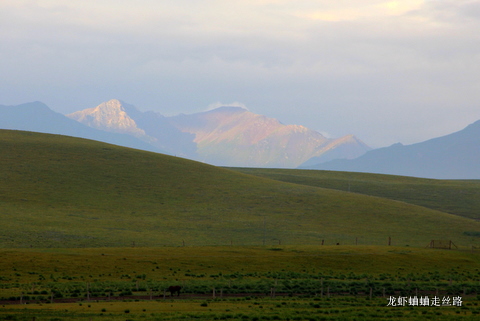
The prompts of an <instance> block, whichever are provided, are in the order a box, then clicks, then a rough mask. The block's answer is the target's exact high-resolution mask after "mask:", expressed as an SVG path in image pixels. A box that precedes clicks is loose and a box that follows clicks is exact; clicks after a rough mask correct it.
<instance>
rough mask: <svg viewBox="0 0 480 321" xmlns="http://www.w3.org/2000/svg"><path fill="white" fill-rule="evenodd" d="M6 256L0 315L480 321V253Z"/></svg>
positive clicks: (334, 249)
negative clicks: (416, 300) (398, 302)
mask: <svg viewBox="0 0 480 321" xmlns="http://www.w3.org/2000/svg"><path fill="white" fill-rule="evenodd" d="M0 255H1V258H0V271H1V274H0V300H3V304H2V303H0V304H2V305H0V320H32V318H33V317H35V318H36V320H37V321H38V320H53V319H56V320H90V319H92V320H125V319H130V320H191V319H196V320H215V319H216V320H227V319H228V320H349V319H353V318H355V319H357V320H369V319H370V320H371V319H378V320H383V319H393V320H398V319H402V318H408V319H410V320H425V319H433V320H458V319H462V320H463V319H465V320H469V319H470V320H474V319H475V318H476V317H478V314H479V313H480V307H479V306H478V296H479V294H480V283H479V279H480V260H479V259H480V253H478V252H470V251H448V250H434V249H414V248H399V247H387V246H386V247H371V246H370V247H366V246H323V247H322V246H284V247H274V248H272V247H163V248H92V249H32V250H27V249H15V250H1V251H0ZM173 284H181V285H182V286H183V292H182V294H181V296H180V297H179V298H176V297H174V298H170V297H169V294H168V293H167V294H166V297H165V298H164V289H165V288H166V287H167V286H168V285H173ZM213 289H216V295H215V297H214V295H213ZM272 289H275V295H272ZM391 296H393V297H398V296H418V297H424V296H429V297H431V298H433V297H434V296H438V297H441V298H443V297H450V298H453V297H454V296H455V297H461V298H462V304H461V305H460V306H453V305H450V306H438V307H436V306H423V307H421V306H408V305H407V306H400V307H399V306H397V307H390V306H387V304H388V302H389V298H390V297H391ZM5 300H6V301H5ZM26 302H28V304H20V303H26ZM62 302H64V303H62Z"/></svg>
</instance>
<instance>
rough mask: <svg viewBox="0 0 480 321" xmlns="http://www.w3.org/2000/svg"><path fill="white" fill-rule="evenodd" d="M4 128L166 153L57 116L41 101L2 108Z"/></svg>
mask: <svg viewBox="0 0 480 321" xmlns="http://www.w3.org/2000/svg"><path fill="white" fill-rule="evenodd" d="M0 128H1V129H15V130H26V131H33V132H40V133H48V134H59V135H67V136H74V137H81V138H87V139H93V140H98V141H102V142H105V143H110V144H115V145H121V146H125V147H131V148H136V149H143V150H148V151H153V152H162V150H160V149H158V148H155V147H154V146H152V145H150V144H148V143H145V142H143V141H141V140H139V139H137V138H135V137H132V136H131V135H126V134H115V133H107V132H105V131H101V130H97V129H93V128H91V127H88V126H85V125H82V124H80V123H78V122H76V121H74V120H72V119H70V118H68V117H66V116H64V115H62V114H59V113H57V112H54V111H53V110H51V109H50V108H48V106H47V105H45V104H44V103H41V102H38V101H36V102H31V103H26V104H21V105H17V106H4V105H0Z"/></svg>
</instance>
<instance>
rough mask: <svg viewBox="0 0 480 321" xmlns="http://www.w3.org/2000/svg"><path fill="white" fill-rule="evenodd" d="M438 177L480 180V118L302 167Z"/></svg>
mask: <svg viewBox="0 0 480 321" xmlns="http://www.w3.org/2000/svg"><path fill="white" fill-rule="evenodd" d="M302 168H306V169H322V170H335V171H349V172H367V173H379V174H391V175H402V176H415V177H423V178H437V179H480V121H476V122H474V123H473V124H470V125H469V126H467V127H466V128H464V129H463V130H460V131H458V132H455V133H452V134H449V135H446V136H442V137H438V138H434V139H430V140H427V141H424V142H420V143H417V144H412V145H402V144H401V143H397V144H394V145H392V146H389V147H384V148H378V149H374V150H371V151H369V152H367V153H366V154H364V155H362V156H360V157H358V158H356V159H352V160H346V159H342V160H340V159H337V160H333V161H330V162H326V163H323V164H316V165H307V166H302Z"/></svg>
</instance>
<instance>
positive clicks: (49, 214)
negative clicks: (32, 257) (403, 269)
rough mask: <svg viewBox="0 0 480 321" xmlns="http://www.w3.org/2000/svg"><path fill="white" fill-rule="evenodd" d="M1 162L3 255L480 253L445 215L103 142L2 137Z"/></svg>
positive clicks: (471, 226) (3, 133)
mask: <svg viewBox="0 0 480 321" xmlns="http://www.w3.org/2000/svg"><path fill="white" fill-rule="evenodd" d="M0 155H1V156H0V181H1V182H2V183H1V185H0V215H1V216H2V224H1V225H0V246H1V247H30V246H33V247H83V246H86V247H100V246H129V245H132V244H135V245H136V246H162V245H169V246H170V245H178V246H181V245H183V244H185V245H187V246H188V245H195V246H200V245H229V244H234V245H262V244H266V245H272V244H278V243H281V244H282V245H283V244H321V242H322V240H324V241H325V244H335V243H341V244H353V243H354V242H355V240H356V238H357V240H358V243H359V244H379V245H386V243H387V239H388V237H392V244H394V245H401V246H404V245H410V246H425V245H426V244H428V243H429V242H430V240H431V239H451V240H453V241H454V242H455V244H457V245H458V246H465V247H469V246H471V245H476V246H477V245H478V244H479V243H480V242H479V240H478V238H477V237H472V236H470V235H472V233H476V232H478V231H480V223H479V222H475V221H472V220H470V219H466V218H462V217H458V216H455V215H450V214H446V213H442V212H440V211H435V210H431V209H427V208H424V207H420V206H415V205H411V204H407V203H404V202H398V201H392V200H389V199H385V198H379V197H372V196H366V195H361V194H356V193H348V192H343V191H337V190H332V189H325V188H319V187H314V186H305V185H298V184H291V183H285V182H279V181H274V180H271V179H268V178H260V177H255V176H251V175H246V174H243V173H238V172H235V171H232V170H229V169H224V168H218V167H214V166H210V165H205V164H202V163H198V162H193V161H190V160H186V159H182V158H177V157H171V156H166V155H161V154H155V153H151V152H144V151H139V150H133V149H128V148H124V147H119V146H114V145H108V144H105V143H99V142H95V141H89V140H84V139H78V138H72V137H66V136H57V135H48V134H39V133H31V132H21V131H7V130H0ZM465 232H469V233H470V235H466V234H465Z"/></svg>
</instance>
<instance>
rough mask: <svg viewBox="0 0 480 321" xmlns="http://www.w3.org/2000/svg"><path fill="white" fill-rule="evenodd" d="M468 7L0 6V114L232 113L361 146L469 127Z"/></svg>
mask: <svg viewBox="0 0 480 321" xmlns="http://www.w3.org/2000/svg"><path fill="white" fill-rule="evenodd" d="M479 31H480V0H478V1H477V0H474V1H473V0H402V1H384V0H355V1H353V0H350V1H346V0H336V1H330V0H318V1H316V0H292V1H290V0H255V1H254V0H188V1H187V0H175V1H163V0H135V1H133V0H70V1H65V0H0V75H1V76H0V105H17V104H21V103H25V102H31V101H42V102H44V103H45V104H47V105H48V106H49V107H50V108H52V109H53V110H55V111H57V112H60V113H63V114H68V113H71V112H74V111H77V110H81V109H85V108H91V107H95V106H97V105H99V104H100V103H102V102H104V101H107V100H110V99H113V98H115V99H120V100H122V101H124V102H126V103H128V104H132V105H134V106H136V107H137V108H138V109H139V110H142V111H148V110H153V111H157V112H159V113H161V114H163V115H177V114H179V113H185V114H190V113H196V112H201V111H205V110H207V109H210V108H212V106H219V105H222V104H225V105H235V104H237V105H240V106H245V107H246V108H248V110H250V111H251V112H254V113H257V114H263V115H266V116H268V117H274V118H277V119H278V120H280V121H281V122H282V123H284V124H297V125H303V126H306V127H308V128H311V129H313V130H317V131H319V132H321V133H323V134H324V135H328V136H329V137H340V136H343V135H347V134H354V135H355V136H357V137H358V138H359V139H361V140H362V141H364V142H365V143H366V144H368V145H370V146H372V147H383V146H388V145H391V144H394V143H397V142H401V143H403V144H412V143H416V142H421V141H424V140H427V139H430V138H434V137H438V136H442V135H446V134H449V133H452V132H454V131H458V130H460V129H462V128H464V127H465V126H467V125H468V124H470V123H473V122H475V121H477V120H479V119H480V104H479V102H480V32H479Z"/></svg>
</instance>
